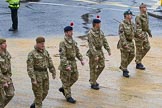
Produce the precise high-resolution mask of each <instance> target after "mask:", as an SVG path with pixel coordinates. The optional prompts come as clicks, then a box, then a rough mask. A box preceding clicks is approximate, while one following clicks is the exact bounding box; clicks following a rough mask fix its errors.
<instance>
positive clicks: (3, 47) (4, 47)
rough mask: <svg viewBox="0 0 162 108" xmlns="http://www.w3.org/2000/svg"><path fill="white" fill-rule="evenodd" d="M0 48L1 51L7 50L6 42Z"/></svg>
mask: <svg viewBox="0 0 162 108" xmlns="http://www.w3.org/2000/svg"><path fill="white" fill-rule="evenodd" d="M0 47H1V49H4V50H5V49H7V44H6V42H4V43H3V44H1V45H0Z"/></svg>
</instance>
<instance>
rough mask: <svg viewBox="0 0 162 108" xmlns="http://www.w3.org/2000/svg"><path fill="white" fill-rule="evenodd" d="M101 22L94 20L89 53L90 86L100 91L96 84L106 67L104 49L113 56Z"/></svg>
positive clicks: (89, 36) (89, 35) (89, 38)
mask: <svg viewBox="0 0 162 108" xmlns="http://www.w3.org/2000/svg"><path fill="white" fill-rule="evenodd" d="M100 26H101V20H99V19H94V20H93V28H91V29H90V31H89V32H88V34H87V36H88V45H89V50H88V51H87V56H88V57H89V67H90V80H89V82H90V84H91V88H92V89H94V90H99V84H98V83H97V82H96V81H97V79H98V77H99V75H100V74H101V72H102V71H103V69H104V67H105V58H104V53H103V50H102V47H104V48H105V49H106V50H107V52H108V54H109V55H111V51H110V47H109V45H108V42H107V40H106V38H105V36H104V33H103V32H102V30H101V29H100Z"/></svg>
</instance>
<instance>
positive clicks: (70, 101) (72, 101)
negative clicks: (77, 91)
mask: <svg viewBox="0 0 162 108" xmlns="http://www.w3.org/2000/svg"><path fill="white" fill-rule="evenodd" d="M66 100H67V102H69V103H76V100H74V99H73V98H72V97H69V98H67V99H66Z"/></svg>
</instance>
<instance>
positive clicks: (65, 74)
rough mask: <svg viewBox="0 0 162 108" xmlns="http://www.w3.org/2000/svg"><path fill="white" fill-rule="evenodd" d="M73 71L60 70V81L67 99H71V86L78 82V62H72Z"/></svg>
mask: <svg viewBox="0 0 162 108" xmlns="http://www.w3.org/2000/svg"><path fill="white" fill-rule="evenodd" d="M70 65H71V71H67V70H65V69H63V68H62V69H61V70H60V79H61V82H62V87H63V89H64V93H65V97H66V99H67V98H69V97H71V86H72V85H73V84H74V83H75V82H76V81H77V80H78V77H79V74H78V70H77V64H76V61H71V62H70Z"/></svg>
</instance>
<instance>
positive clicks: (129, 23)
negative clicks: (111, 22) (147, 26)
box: [123, 20, 132, 25]
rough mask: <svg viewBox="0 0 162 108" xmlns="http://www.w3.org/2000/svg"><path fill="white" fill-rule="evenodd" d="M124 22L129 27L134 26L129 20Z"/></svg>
mask: <svg viewBox="0 0 162 108" xmlns="http://www.w3.org/2000/svg"><path fill="white" fill-rule="evenodd" d="M123 22H124V23H125V24H128V25H131V24H132V22H130V21H127V20H124V21H123Z"/></svg>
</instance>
